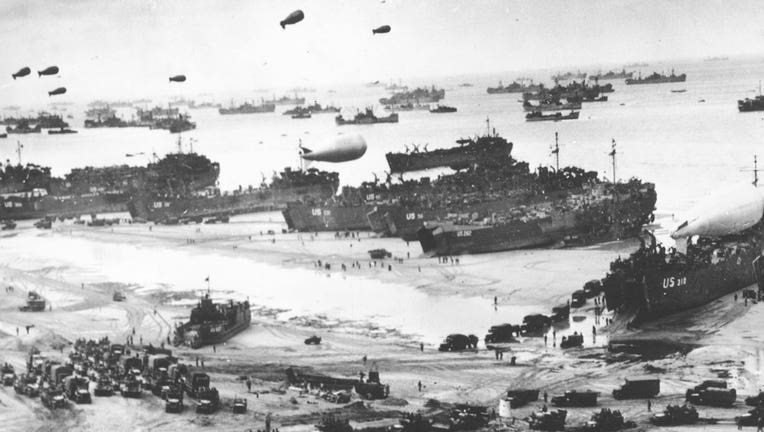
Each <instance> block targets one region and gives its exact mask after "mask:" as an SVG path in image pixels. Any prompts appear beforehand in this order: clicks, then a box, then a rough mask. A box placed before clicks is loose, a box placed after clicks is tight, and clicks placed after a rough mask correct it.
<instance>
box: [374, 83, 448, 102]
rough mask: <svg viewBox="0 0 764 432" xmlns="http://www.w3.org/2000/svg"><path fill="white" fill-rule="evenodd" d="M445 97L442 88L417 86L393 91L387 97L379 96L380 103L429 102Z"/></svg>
mask: <svg viewBox="0 0 764 432" xmlns="http://www.w3.org/2000/svg"><path fill="white" fill-rule="evenodd" d="M444 97H446V91H445V90H444V89H436V88H435V86H432V87H431V88H427V87H421V88H420V87H417V88H416V89H414V90H410V91H403V92H400V93H393V95H392V96H390V97H389V98H381V99H380V100H379V103H380V104H382V105H405V104H429V103H436V102H439V101H440V100H441V99H443V98H444Z"/></svg>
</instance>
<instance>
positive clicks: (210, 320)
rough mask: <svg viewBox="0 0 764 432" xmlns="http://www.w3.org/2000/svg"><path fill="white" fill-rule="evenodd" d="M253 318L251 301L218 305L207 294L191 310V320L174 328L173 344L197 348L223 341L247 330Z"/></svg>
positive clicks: (231, 301) (230, 301)
mask: <svg viewBox="0 0 764 432" xmlns="http://www.w3.org/2000/svg"><path fill="white" fill-rule="evenodd" d="M251 321H252V312H251V311H250V309H249V301H243V302H234V301H233V300H229V301H228V303H223V304H215V303H213V302H212V299H211V298H210V295H209V293H208V294H206V295H205V296H204V297H203V298H202V299H200V300H199V304H197V306H196V307H195V308H193V309H192V310H191V317H190V319H189V320H188V322H186V323H184V324H183V325H179V326H177V327H175V334H174V336H173V345H175V346H179V345H188V346H190V347H191V348H194V349H196V348H200V347H203V346H205V345H213V344H219V343H223V342H225V341H227V340H228V339H230V338H231V337H233V336H234V335H236V334H238V333H241V332H242V331H244V330H246V329H247V328H248V327H249V324H250V322H251Z"/></svg>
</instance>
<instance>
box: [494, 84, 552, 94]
mask: <svg viewBox="0 0 764 432" xmlns="http://www.w3.org/2000/svg"><path fill="white" fill-rule="evenodd" d="M540 88H541V86H540V85H537V84H533V81H530V82H529V83H528V84H525V83H523V82H517V81H513V82H512V83H510V84H507V85H504V84H503V83H502V82H501V81H499V86H498V87H488V88H487V89H486V93H488V94H502V93H524V92H535V91H538V90H539V89H540Z"/></svg>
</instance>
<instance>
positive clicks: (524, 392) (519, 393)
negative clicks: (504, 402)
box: [507, 389, 539, 408]
mask: <svg viewBox="0 0 764 432" xmlns="http://www.w3.org/2000/svg"><path fill="white" fill-rule="evenodd" d="M507 397H508V398H509V407H510V408H520V407H521V406H524V405H527V404H529V403H531V402H535V401H537V400H539V390H538V389H518V390H507Z"/></svg>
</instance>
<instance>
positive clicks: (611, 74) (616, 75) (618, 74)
mask: <svg viewBox="0 0 764 432" xmlns="http://www.w3.org/2000/svg"><path fill="white" fill-rule="evenodd" d="M633 76H634V72H626V69H625V68H623V69H621V70H620V71H607V72H606V73H604V74H603V73H598V74H596V75H589V78H590V79H594V80H614V79H626V78H632V77H633Z"/></svg>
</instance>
